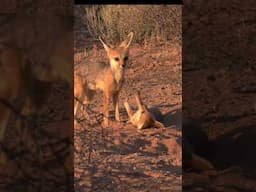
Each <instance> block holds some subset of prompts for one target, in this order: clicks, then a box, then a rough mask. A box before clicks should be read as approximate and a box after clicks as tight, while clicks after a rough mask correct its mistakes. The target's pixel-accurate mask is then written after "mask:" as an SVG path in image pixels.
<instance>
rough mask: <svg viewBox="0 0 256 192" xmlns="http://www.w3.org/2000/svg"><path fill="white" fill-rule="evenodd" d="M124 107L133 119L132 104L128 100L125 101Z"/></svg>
mask: <svg viewBox="0 0 256 192" xmlns="http://www.w3.org/2000/svg"><path fill="white" fill-rule="evenodd" d="M124 107H125V110H126V112H127V114H128V116H129V119H131V118H132V116H133V112H132V110H131V108H130V105H129V103H128V102H127V101H125V102H124Z"/></svg>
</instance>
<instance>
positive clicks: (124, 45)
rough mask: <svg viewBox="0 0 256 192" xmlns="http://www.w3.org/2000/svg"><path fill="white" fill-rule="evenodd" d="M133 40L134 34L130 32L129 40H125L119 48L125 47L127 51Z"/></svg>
mask: <svg viewBox="0 0 256 192" xmlns="http://www.w3.org/2000/svg"><path fill="white" fill-rule="evenodd" d="M132 39H133V32H130V33H129V35H128V36H127V39H126V40H124V41H123V42H122V43H121V44H120V45H119V47H124V48H125V49H127V48H128V47H129V46H130V44H131V42H132Z"/></svg>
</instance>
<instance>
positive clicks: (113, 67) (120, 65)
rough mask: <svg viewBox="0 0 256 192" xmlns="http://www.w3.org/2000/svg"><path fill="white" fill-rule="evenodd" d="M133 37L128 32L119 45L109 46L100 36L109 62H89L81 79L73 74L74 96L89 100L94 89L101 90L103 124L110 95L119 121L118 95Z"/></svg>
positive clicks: (106, 124) (106, 119)
mask: <svg viewBox="0 0 256 192" xmlns="http://www.w3.org/2000/svg"><path fill="white" fill-rule="evenodd" d="M132 39H133V33H132V32H131V33H129V35H128V37H127V39H126V40H124V41H123V42H121V43H120V44H119V46H115V47H114V46H109V45H107V44H106V43H105V42H104V41H103V40H102V39H101V38H99V40H100V41H101V43H102V45H103V47H104V49H105V50H106V52H107V56H108V58H109V63H108V64H106V63H100V62H99V63H91V64H89V65H88V74H87V76H86V78H85V79H84V80H83V79H81V77H79V76H78V75H75V82H77V84H75V90H74V95H75V97H76V98H83V97H84V96H85V97H86V99H87V101H90V100H91V99H92V97H93V95H94V93H95V91H96V90H101V91H103V95H104V96H103V115H104V117H103V125H104V127H107V126H108V125H109V104H110V97H112V99H113V103H114V108H115V119H116V120H117V121H120V115H119V105H118V97H119V93H120V90H121V89H122V86H123V83H124V70H125V66H126V64H127V62H128V58H129V47H130V44H131V41H132ZM74 102H75V103H74V115H76V111H77V107H78V101H77V100H74Z"/></svg>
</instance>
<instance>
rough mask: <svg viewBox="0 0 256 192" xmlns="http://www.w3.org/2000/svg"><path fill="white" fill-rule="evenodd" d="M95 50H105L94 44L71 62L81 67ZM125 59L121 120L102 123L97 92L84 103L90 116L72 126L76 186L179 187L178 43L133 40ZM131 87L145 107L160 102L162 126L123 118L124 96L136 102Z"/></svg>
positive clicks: (117, 188) (118, 188)
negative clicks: (146, 44) (107, 124)
mask: <svg viewBox="0 0 256 192" xmlns="http://www.w3.org/2000/svg"><path fill="white" fill-rule="evenodd" d="M99 46H101V45H99ZM95 51H98V52H100V55H104V54H105V52H104V50H103V49H100V50H97V49H96V50H95V48H94V51H92V52H90V51H89V52H87V54H86V55H85V54H83V53H82V54H81V53H77V54H76V55H75V63H76V64H78V63H82V64H80V67H81V68H83V67H85V66H86V63H87V62H90V59H93V58H95V57H93V52H94V54H95ZM101 59H105V61H106V56H103V58H102V57H101ZM130 59H131V60H130V63H129V65H128V66H127V70H126V74H125V75H126V76H125V77H126V82H125V85H124V87H123V89H122V91H121V95H120V106H121V118H122V120H123V122H122V123H116V122H114V121H113V122H112V123H111V126H110V128H105V129H104V128H102V127H101V121H102V115H101V114H102V102H103V101H102V93H100V92H99V94H98V95H96V97H95V98H94V100H93V101H92V104H90V106H89V109H90V110H92V111H90V112H89V113H90V117H91V119H90V120H88V119H84V120H83V121H81V123H80V124H78V126H77V127H75V130H74V134H75V189H76V191H101V192H102V191H131V192H132V191H136V192H137V191H151V192H152V191H181V174H182V171H181V164H182V159H181V148H182V147H181V130H180V122H181V114H180V110H181V47H180V46H178V45H176V46H173V45H170V44H167V43H166V44H165V45H159V46H155V47H144V48H142V47H140V46H136V45H133V46H132V48H131V49H130ZM136 90H140V91H141V97H142V100H143V101H144V102H145V103H146V104H147V105H148V106H157V107H159V109H160V110H161V112H162V113H163V115H164V120H163V123H164V124H165V126H166V129H164V130H161V129H155V128H151V129H145V130H141V131H138V130H137V129H136V128H135V127H134V126H132V125H131V124H129V123H126V121H127V120H128V116H127V114H126V112H125V110H124V105H123V102H124V100H125V97H127V98H128V99H129V103H131V105H132V106H133V107H136V105H135V104H136V102H135V98H134V94H135V93H136ZM111 110H112V111H111V115H112V119H113V107H112V108H111ZM79 116H80V117H81V114H80V115H79Z"/></svg>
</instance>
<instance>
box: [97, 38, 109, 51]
mask: <svg viewBox="0 0 256 192" xmlns="http://www.w3.org/2000/svg"><path fill="white" fill-rule="evenodd" d="M99 40H100V42H101V43H102V45H103V47H104V49H105V50H106V51H107V52H108V51H109V49H110V46H108V45H107V44H106V43H104V41H103V40H102V39H101V37H99Z"/></svg>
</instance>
